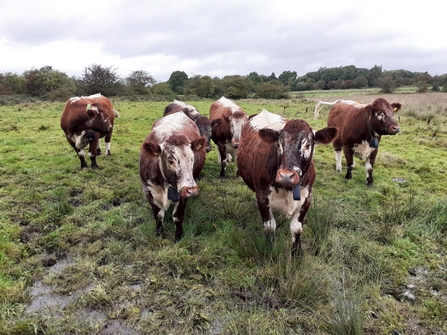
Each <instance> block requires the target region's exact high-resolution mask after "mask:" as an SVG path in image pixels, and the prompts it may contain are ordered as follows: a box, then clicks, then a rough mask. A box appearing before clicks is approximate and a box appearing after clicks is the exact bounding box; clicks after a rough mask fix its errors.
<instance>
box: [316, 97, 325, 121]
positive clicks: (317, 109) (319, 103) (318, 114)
mask: <svg viewBox="0 0 447 335" xmlns="http://www.w3.org/2000/svg"><path fill="white" fill-rule="evenodd" d="M321 108H323V101H319V102H318V103H317V105H316V106H315V111H314V118H315V119H318V117H319V116H320V110H321Z"/></svg>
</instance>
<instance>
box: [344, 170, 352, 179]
mask: <svg viewBox="0 0 447 335" xmlns="http://www.w3.org/2000/svg"><path fill="white" fill-rule="evenodd" d="M345 178H346V179H351V178H352V173H351V171H349V172H348V173H347V174H346V176H345Z"/></svg>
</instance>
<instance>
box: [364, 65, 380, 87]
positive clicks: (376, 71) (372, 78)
mask: <svg viewBox="0 0 447 335" xmlns="http://www.w3.org/2000/svg"><path fill="white" fill-rule="evenodd" d="M381 76H382V66H378V65H374V66H373V67H372V68H371V69H370V70H369V77H368V78H367V79H368V86H369V87H373V86H375V85H376V80H377V79H379V78H380V77H381Z"/></svg>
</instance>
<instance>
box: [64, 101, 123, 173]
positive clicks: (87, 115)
mask: <svg viewBox="0 0 447 335" xmlns="http://www.w3.org/2000/svg"><path fill="white" fill-rule="evenodd" d="M115 117H119V113H118V112H117V111H116V110H115V109H114V107H113V104H112V102H111V101H110V100H109V99H108V98H106V97H105V96H103V95H101V94H95V95H90V96H88V97H73V98H70V99H68V101H67V103H66V104H65V108H64V111H63V112H62V116H61V128H62V130H63V131H64V133H65V137H66V138H67V141H68V143H70V145H71V146H72V147H73V149H74V150H75V151H76V153H77V155H78V157H79V159H80V161H81V168H86V167H88V165H87V162H86V161H85V157H84V148H85V147H86V146H87V145H89V157H90V160H91V163H92V168H94V169H95V168H98V164H97V163H96V156H97V155H100V154H101V148H100V147H99V139H100V138H103V137H104V140H105V143H106V155H107V156H110V154H111V153H110V144H111V140H112V131H113V123H114V120H115Z"/></svg>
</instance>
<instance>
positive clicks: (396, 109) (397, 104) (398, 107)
mask: <svg viewBox="0 0 447 335" xmlns="http://www.w3.org/2000/svg"><path fill="white" fill-rule="evenodd" d="M391 107H393V110H394V113H396V112H397V111H399V110H400V109H401V108H402V105H401V104H400V103H398V102H393V103H392V104H391Z"/></svg>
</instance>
